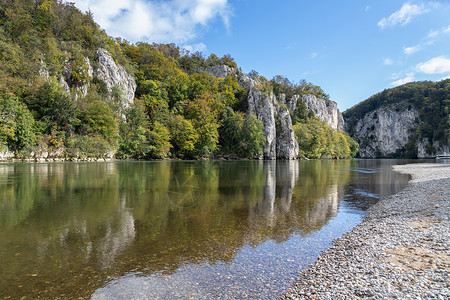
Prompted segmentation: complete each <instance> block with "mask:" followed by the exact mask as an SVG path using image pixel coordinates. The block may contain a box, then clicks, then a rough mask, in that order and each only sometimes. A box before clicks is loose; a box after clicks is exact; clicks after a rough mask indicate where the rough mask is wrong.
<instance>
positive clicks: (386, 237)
mask: <svg viewBox="0 0 450 300" xmlns="http://www.w3.org/2000/svg"><path fill="white" fill-rule="evenodd" d="M394 170H396V171H398V172H402V173H407V174H411V176H412V180H411V181H410V182H409V183H408V185H407V186H406V188H405V189H404V190H402V191H401V192H399V193H397V194H395V195H392V196H389V197H387V198H384V199H382V200H380V201H379V202H378V203H377V204H376V205H374V206H373V207H372V208H371V209H369V211H368V212H367V214H366V216H365V218H364V220H363V222H362V223H361V224H359V225H358V226H356V227H355V228H354V229H353V230H352V231H351V232H349V233H347V234H346V235H344V236H342V237H340V238H338V239H336V240H335V241H334V242H333V246H332V247H331V248H329V249H328V250H326V251H324V252H323V253H322V254H321V256H320V257H319V258H318V260H317V262H316V263H315V264H314V265H311V266H310V267H309V268H308V269H305V270H304V271H302V272H301V273H300V275H299V277H298V279H297V282H296V283H295V284H294V285H293V287H292V288H291V289H289V290H288V291H287V293H286V294H285V295H284V296H283V297H282V298H284V299H355V298H356V299H358V298H370V299H450V277H449V273H450V226H449V225H450V222H449V219H450V205H449V200H450V164H411V165H398V166H394Z"/></svg>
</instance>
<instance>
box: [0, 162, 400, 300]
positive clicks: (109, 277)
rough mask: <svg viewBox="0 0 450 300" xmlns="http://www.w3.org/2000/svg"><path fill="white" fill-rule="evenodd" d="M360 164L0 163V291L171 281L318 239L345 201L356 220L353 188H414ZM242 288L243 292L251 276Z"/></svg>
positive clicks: (33, 293)
mask: <svg viewBox="0 0 450 300" xmlns="http://www.w3.org/2000/svg"><path fill="white" fill-rule="evenodd" d="M361 164H363V163H362V162H359V161H351V160H345V161H232V162H222V161H221V162H219V161H196V162H192V161H179V162H169V161H160V162H114V163H73V164H70V163H66V164H63V163H53V164H1V165H0V205H1V206H0V207H1V214H0V227H1V228H0V260H1V261H2V266H3V268H2V271H0V296H1V297H8V296H10V297H12V298H20V297H22V296H30V297H45V298H57V297H64V296H70V297H74V298H75V297H89V296H91V295H92V294H93V293H94V291H95V290H97V289H99V288H102V287H105V286H106V287H108V286H110V285H108V284H111V283H112V284H114V283H115V282H116V279H120V278H121V277H122V276H125V275H127V274H140V275H139V276H153V275H155V274H156V275H158V274H159V275H158V276H169V275H170V274H176V273H177V272H178V273H180V272H179V270H180V268H181V269H183V270H188V269H190V268H191V269H193V271H192V272H193V274H194V273H195V272H198V270H199V269H198V268H200V269H205V268H208V266H212V265H214V264H215V265H217V266H223V263H225V265H227V264H228V265H229V266H230V265H231V264H232V263H233V262H237V261H239V258H237V256H238V255H240V253H241V254H242V253H244V252H245V253H251V249H255V247H257V246H258V245H261V246H262V247H263V248H264V247H265V246H266V245H269V244H273V241H274V242H275V244H277V243H280V242H282V241H290V240H293V237H295V236H298V237H308V236H310V235H312V234H313V233H315V232H320V230H321V229H322V228H323V227H324V226H325V225H326V224H327V223H329V222H330V220H331V219H332V218H334V217H335V216H336V215H337V214H338V208H339V205H340V204H339V203H340V200H342V199H346V201H347V202H345V203H346V204H345V206H346V207H350V208H351V209H352V210H354V211H355V213H356V215H357V216H358V218H359V216H360V214H361V207H363V208H365V207H364V205H361V203H363V202H364V201H363V200H362V199H365V198H367V197H364V196H361V195H359V196H358V194H357V193H354V191H358V190H359V191H361V190H362V191H367V192H370V193H374V194H375V195H376V194H377V193H379V190H380V189H384V190H392V191H395V190H398V189H399V188H401V186H402V185H404V183H405V182H406V178H405V177H404V176H399V175H398V174H397V175H396V174H393V173H392V172H390V169H384V170H383V172H378V171H377V172H378V173H373V174H366V173H361V172H358V171H357V170H358V168H359V167H360V165H361ZM363 167H367V168H369V169H374V170H379V169H380V168H379V166H378V165H372V166H363ZM355 170H356V171H355ZM361 174H363V175H361ZM386 176H387V177H386ZM384 178H388V180H389V181H390V183H389V184H386V182H385V181H384ZM367 182H369V184H367ZM382 192H383V193H387V192H388V191H382ZM349 195H350V196H349ZM372 200H373V199H372ZM328 239H329V238H328ZM329 242H330V241H329V240H327V242H326V243H329ZM249 246H250V248H249ZM249 249H250V250H249ZM271 251H272V250H271ZM292 251H295V252H297V251H298V249H294V250H292ZM246 255H247V256H248V255H250V256H251V254H246ZM296 255H297V254H296ZM265 259H266V258H265ZM247 260H248V261H250V262H251V260H252V259H251V258H249V259H247ZM274 260H277V258H276V257H274ZM205 263H206V267H205ZM265 263H266V264H271V262H268V261H267V260H265ZM192 264H194V265H192ZM235 264H236V263H235ZM195 265H197V267H195ZM245 266H246V268H248V269H252V268H253V269H255V270H257V269H258V268H257V267H256V266H254V265H253V266H252V264H251V263H248V262H246V264H245ZM221 268H223V267H221ZM294 268H298V265H295V264H294ZM225 269H226V268H225ZM223 271H224V270H222V271H221V272H223ZM246 272H247V271H246ZM277 272H278V271H277ZM272 273H274V272H272ZM164 274H165V275H164ZM205 274H207V272H206V273H205ZM245 274H247V275H246V276H252V275H251V274H250V273H245ZM249 274H250V275H249ZM205 276H206V275H205ZM208 276H212V275H208ZM125 277H126V276H125ZM266 279H268V280H271V281H277V280H278V279H277V278H269V277H267V278H266ZM217 280H220V278H217ZM209 281H211V278H210V279H209ZM235 281H236V282H239V284H241V285H242V284H244V283H243V282H245V279H242V278H236V279H235ZM285 281H286V282H289V280H288V279H285ZM197 284H198V283H197ZM210 285H211V286H214V285H216V286H218V283H217V282H214V280H212V282H211V283H210ZM244 286H245V284H244ZM249 288H251V287H249ZM138 289H139V288H138ZM148 292H149V291H147V293H148ZM97 294H98V293H97Z"/></svg>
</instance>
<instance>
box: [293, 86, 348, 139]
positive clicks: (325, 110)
mask: <svg viewBox="0 0 450 300" xmlns="http://www.w3.org/2000/svg"><path fill="white" fill-rule="evenodd" d="M301 101H302V102H303V103H305V105H306V107H307V108H308V111H312V112H313V113H314V115H315V116H316V117H317V118H319V119H320V120H321V121H323V122H325V123H326V124H327V125H328V126H330V127H331V128H333V129H336V130H339V131H343V130H344V117H343V116H342V114H341V112H340V111H339V109H338V108H337V103H336V102H334V101H325V100H323V99H319V98H317V97H316V96H313V95H304V96H303V97H302V99H301Z"/></svg>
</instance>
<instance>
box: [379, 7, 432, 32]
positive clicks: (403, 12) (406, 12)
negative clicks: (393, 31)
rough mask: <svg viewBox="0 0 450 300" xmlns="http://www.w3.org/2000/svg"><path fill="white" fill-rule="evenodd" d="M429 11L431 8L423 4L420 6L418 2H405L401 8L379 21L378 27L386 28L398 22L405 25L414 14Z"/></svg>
mask: <svg viewBox="0 0 450 300" xmlns="http://www.w3.org/2000/svg"><path fill="white" fill-rule="evenodd" d="M428 11H429V9H427V8H425V6H424V5H423V4H422V5H420V6H419V5H416V4H411V3H405V4H403V6H402V7H401V8H400V10H398V11H396V12H394V13H393V14H392V15H390V16H389V17H387V18H383V19H381V20H380V21H379V22H378V27H380V28H381V29H384V28H386V27H392V26H395V25H398V24H400V25H402V26H403V25H406V24H408V23H409V22H410V21H411V20H412V18H413V17H414V16H418V15H421V14H423V13H426V12H428Z"/></svg>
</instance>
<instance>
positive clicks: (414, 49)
mask: <svg viewBox="0 0 450 300" xmlns="http://www.w3.org/2000/svg"><path fill="white" fill-rule="evenodd" d="M421 48H422V46H421V45H416V46H412V47H404V48H403V52H404V53H405V54H406V55H411V54H414V53H416V52H417V51H419V50H420V49H421Z"/></svg>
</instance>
